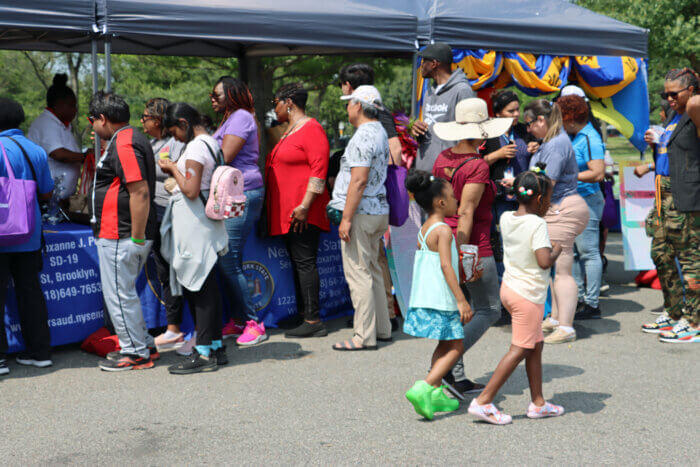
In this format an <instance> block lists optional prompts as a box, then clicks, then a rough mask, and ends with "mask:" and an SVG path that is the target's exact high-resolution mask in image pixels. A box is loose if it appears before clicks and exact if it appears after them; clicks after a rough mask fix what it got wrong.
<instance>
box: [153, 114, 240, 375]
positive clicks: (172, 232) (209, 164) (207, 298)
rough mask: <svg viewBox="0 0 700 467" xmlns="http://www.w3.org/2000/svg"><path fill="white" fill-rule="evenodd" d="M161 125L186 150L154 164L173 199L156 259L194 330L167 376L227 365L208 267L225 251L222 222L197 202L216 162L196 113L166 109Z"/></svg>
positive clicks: (211, 268)
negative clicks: (162, 262) (167, 270)
mask: <svg viewBox="0 0 700 467" xmlns="http://www.w3.org/2000/svg"><path fill="white" fill-rule="evenodd" d="M164 124H165V127H166V128H167V129H168V131H169V132H170V133H171V134H172V135H173V136H175V138H176V139H177V140H178V141H181V142H183V143H186V144H187V146H186V147H185V151H184V152H183V154H182V155H181V156H180V158H179V159H178V161H177V162H173V161H171V160H168V159H160V160H159V161H158V165H159V166H160V168H161V170H162V171H163V172H166V173H169V174H170V175H172V176H173V177H174V179H175V182H176V184H175V186H174V187H173V186H172V183H171V184H168V183H167V182H166V189H167V188H168V187H170V188H171V190H170V191H171V192H172V193H173V196H172V197H171V199H170V203H169V205H168V208H167V209H166V211H165V214H164V216H163V221H162V225H161V237H162V247H161V253H162V255H163V257H164V258H165V259H166V261H168V263H169V264H170V266H171V274H170V284H171V289H172V292H173V294H174V295H178V292H179V291H181V292H182V294H183V295H184V296H185V299H186V300H187V302H188V304H189V306H190V311H191V312H192V314H193V317H194V321H195V325H196V331H195V332H196V345H195V346H194V349H193V350H192V354H191V355H190V357H189V358H188V359H187V360H185V361H184V362H182V363H178V364H176V365H173V366H171V367H170V368H168V371H170V373H173V374H190V373H200V372H204V371H216V370H217V365H222V364H225V363H227V362H228V358H227V356H226V349H225V348H224V347H223V343H222V334H221V329H222V316H221V313H222V305H221V295H220V291H219V286H218V284H217V282H216V274H215V269H214V266H215V265H216V263H217V260H218V258H219V255H220V254H221V253H223V252H225V251H226V249H227V247H228V235H227V234H226V228H225V226H224V223H223V222H222V221H215V220H212V219H209V218H208V217H207V216H206V214H205V206H204V204H205V203H204V202H203V200H205V199H206V198H207V197H208V194H209V188H210V184H211V179H212V175H213V173H214V169H215V168H216V166H217V165H218V164H219V162H220V161H217V160H216V157H215V155H216V154H218V153H219V146H218V144H217V143H216V141H215V140H214V139H213V138H212V137H211V136H209V134H208V133H207V130H206V128H205V127H204V126H203V125H202V123H201V117H200V115H199V113H198V112H197V111H196V110H195V109H194V108H192V107H191V106H190V105H188V104H185V103H176V104H172V105H170V106H168V110H167V111H166V113H165V118H164ZM193 258H194V259H195V261H193ZM194 339H195V337H193V338H192V340H194Z"/></svg>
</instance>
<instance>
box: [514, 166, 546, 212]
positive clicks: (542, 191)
mask: <svg viewBox="0 0 700 467" xmlns="http://www.w3.org/2000/svg"><path fill="white" fill-rule="evenodd" d="M546 167H547V164H545V163H543V162H538V163H537V164H535V166H534V167H533V168H532V169H530V170H529V171H527V172H522V173H520V174H519V175H518V176H517V177H515V181H514V182H513V191H514V194H515V196H516V197H517V199H518V201H519V202H520V203H522V204H527V203H529V202H530V201H531V200H533V199H534V198H536V197H537V196H540V195H541V196H546V195H547V194H548V193H549V191H550V190H551V189H552V180H551V179H550V178H549V177H548V176H547V174H546V173H545V171H544V169H545V168H546Z"/></svg>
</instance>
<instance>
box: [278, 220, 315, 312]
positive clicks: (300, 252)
mask: <svg viewBox="0 0 700 467" xmlns="http://www.w3.org/2000/svg"><path fill="white" fill-rule="evenodd" d="M320 237H321V230H320V229H319V228H318V227H316V226H315V225H311V224H309V225H308V226H307V227H306V229H304V231H303V232H301V233H296V232H293V231H291V230H290V231H289V233H288V234H286V235H285V236H284V241H285V244H286V245H287V251H288V252H289V257H290V258H291V260H292V264H293V265H294V285H295V287H296V296H297V310H302V313H303V315H304V319H305V320H307V321H316V320H318V319H320V316H321V314H320V309H319V305H318V293H319V287H320V286H319V277H318V267H317V266H316V257H317V256H318V242H319V239H320Z"/></svg>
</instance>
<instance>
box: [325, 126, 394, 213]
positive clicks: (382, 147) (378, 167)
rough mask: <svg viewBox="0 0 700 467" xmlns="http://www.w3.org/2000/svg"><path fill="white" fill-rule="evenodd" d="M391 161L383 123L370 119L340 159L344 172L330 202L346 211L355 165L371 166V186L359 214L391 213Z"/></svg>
mask: <svg viewBox="0 0 700 467" xmlns="http://www.w3.org/2000/svg"><path fill="white" fill-rule="evenodd" d="M388 163H389V141H388V139H387V137H386V132H385V131H384V128H382V124H381V123H379V122H378V121H373V122H367V123H364V124H362V125H360V127H359V128H358V129H357V130H356V131H355V134H354V135H353V136H352V138H350V141H349V142H348V146H347V147H346V148H345V153H344V154H343V157H342V158H341V159H340V171H339V172H338V177H337V178H336V179H335V186H334V187H333V199H332V200H331V202H330V203H329V205H330V206H331V207H332V208H334V209H337V210H339V211H342V210H344V209H345V199H346V198H347V195H348V187H349V185H350V170H351V169H352V168H353V167H369V178H368V179H367V186H366V187H365V191H364V192H363V193H362V200H361V201H360V205H359V206H358V207H357V211H356V213H357V214H369V215H371V216H381V215H385V214H389V203H387V200H386V188H385V187H384V181H385V180H386V168H387V164H388Z"/></svg>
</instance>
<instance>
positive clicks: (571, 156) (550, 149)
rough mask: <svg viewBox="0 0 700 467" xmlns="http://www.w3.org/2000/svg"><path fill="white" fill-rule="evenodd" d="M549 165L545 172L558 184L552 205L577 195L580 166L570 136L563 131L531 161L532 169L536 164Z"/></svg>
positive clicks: (546, 144)
mask: <svg viewBox="0 0 700 467" xmlns="http://www.w3.org/2000/svg"><path fill="white" fill-rule="evenodd" d="M538 162H544V163H545V164H547V167H546V168H545V172H546V173H547V175H548V176H549V178H551V179H552V180H554V181H555V182H556V184H555V185H554V191H553V192H552V203H554V204H556V203H559V202H561V200H562V199H564V198H566V197H567V196H571V195H574V194H576V193H577V181H578V164H576V153H575V152H574V147H573V146H572V145H571V139H570V138H569V136H568V135H567V134H566V132H564V130H561V131H560V132H559V134H558V135H557V136H555V137H554V138H552V139H551V140H549V141H547V142H546V143H544V144H542V146H540V149H539V150H538V151H537V152H536V153H535V154H534V155H533V156H532V159H530V168H533V167H534V166H535V164H536V163H538Z"/></svg>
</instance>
